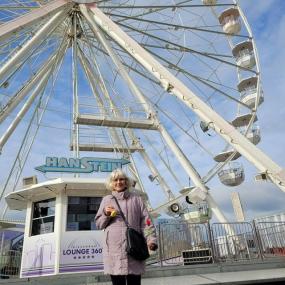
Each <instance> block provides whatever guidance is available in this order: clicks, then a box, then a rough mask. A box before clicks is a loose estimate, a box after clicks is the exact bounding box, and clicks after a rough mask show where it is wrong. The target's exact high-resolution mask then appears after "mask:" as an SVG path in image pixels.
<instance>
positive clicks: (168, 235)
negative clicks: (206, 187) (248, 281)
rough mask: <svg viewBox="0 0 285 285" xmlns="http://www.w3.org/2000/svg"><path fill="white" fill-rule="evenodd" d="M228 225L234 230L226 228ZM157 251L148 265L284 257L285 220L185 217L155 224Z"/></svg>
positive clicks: (261, 259)
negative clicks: (227, 220) (230, 220)
mask: <svg viewBox="0 0 285 285" xmlns="http://www.w3.org/2000/svg"><path fill="white" fill-rule="evenodd" d="M227 226H230V227H231V228H232V230H233V232H234V234H232V235H229V234H228V233H227V231H226V229H227ZM158 236H159V251H158V252H157V253H156V254H154V255H152V256H151V259H150V260H149V261H148V264H149V265H153V264H155V265H160V266H169V265H191V264H201V263H224V262H239V261H252V260H259V261H264V260H265V259H268V258H277V257H279V258H280V257H284V258H285V222H259V223H257V222H255V221H253V222H243V223H228V224H222V223H213V224H211V225H210V224H198V223H197V224H194V223H189V222H185V221H179V222H178V221H177V222H175V221H173V223H166V224H161V225H159V226H158Z"/></svg>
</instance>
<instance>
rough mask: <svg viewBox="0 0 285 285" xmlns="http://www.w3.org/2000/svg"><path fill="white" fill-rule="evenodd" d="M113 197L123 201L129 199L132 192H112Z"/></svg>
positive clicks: (127, 190)
mask: <svg viewBox="0 0 285 285" xmlns="http://www.w3.org/2000/svg"><path fill="white" fill-rule="evenodd" d="M112 195H113V196H115V197H116V198H117V199H118V200H123V199H127V198H129V196H130V191H129V189H126V190H125V191H122V192H117V191H112Z"/></svg>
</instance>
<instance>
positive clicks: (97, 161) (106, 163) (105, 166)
mask: <svg viewBox="0 0 285 285" xmlns="http://www.w3.org/2000/svg"><path fill="white" fill-rule="evenodd" d="M128 163H130V161H129V160H126V159H123V158H122V159H112V158H96V157H82V158H66V157H46V164H45V165H41V166H38V167H35V169H36V170H38V171H41V172H44V173H46V172H69V173H91V172H112V171H113V170H114V169H117V168H122V166H123V165H125V164H128Z"/></svg>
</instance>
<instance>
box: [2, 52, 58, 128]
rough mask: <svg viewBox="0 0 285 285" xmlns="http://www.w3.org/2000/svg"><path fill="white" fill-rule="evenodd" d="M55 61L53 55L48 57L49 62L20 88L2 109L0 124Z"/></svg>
mask: <svg viewBox="0 0 285 285" xmlns="http://www.w3.org/2000/svg"><path fill="white" fill-rule="evenodd" d="M54 60H55V55H53V56H52V57H50V59H49V60H47V61H46V63H44V65H43V66H42V67H41V68H40V70H38V71H37V73H36V74H35V75H34V76H33V77H32V78H31V79H29V81H28V82H26V84H25V85H24V87H23V88H21V89H20V90H19V91H18V92H17V93H16V94H15V95H14V96H13V97H12V98H11V99H10V100H9V102H8V103H7V104H6V105H5V106H4V107H3V109H2V111H1V113H0V124H1V123H2V122H3V121H4V120H5V119H6V118H7V116H9V114H10V113H11V112H12V111H13V110H14V109H15V108H16V107H17V106H18V104H19V103H20V102H21V101H22V100H23V98H24V97H25V96H26V95H27V94H28V93H29V92H30V91H31V90H32V89H33V88H34V86H35V85H36V84H37V83H38V82H39V80H40V78H42V77H43V76H44V75H45V74H46V73H47V72H48V70H49V69H50V68H51V66H52V65H53V63H54Z"/></svg>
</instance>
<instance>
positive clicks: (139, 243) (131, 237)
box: [113, 196, 149, 260]
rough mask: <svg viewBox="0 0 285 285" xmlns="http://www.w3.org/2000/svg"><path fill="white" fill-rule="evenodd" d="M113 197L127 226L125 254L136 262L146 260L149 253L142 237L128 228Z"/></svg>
mask: <svg viewBox="0 0 285 285" xmlns="http://www.w3.org/2000/svg"><path fill="white" fill-rule="evenodd" d="M113 197H114V199H115V201H116V204H117V206H118V208H119V210H120V214H121V216H122V218H123V220H124V222H125V224H126V226H127V230H126V239H127V248H126V251H127V254H128V255H129V256H131V257H132V258H133V259H136V260H146V259H147V258H149V252H148V248H147V243H146V240H145V237H144V235H143V234H141V233H140V232H138V231H136V230H135V229H133V228H131V227H130V225H129V223H128V221H127V220H126V218H125V215H124V213H123V211H122V209H121V207H120V205H119V203H118V200H117V198H116V197H115V196H113Z"/></svg>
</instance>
